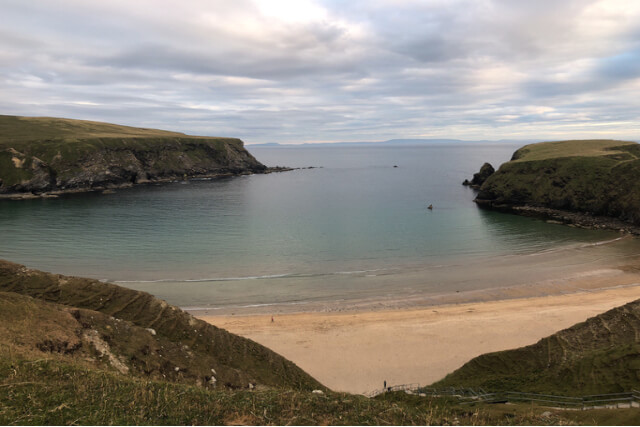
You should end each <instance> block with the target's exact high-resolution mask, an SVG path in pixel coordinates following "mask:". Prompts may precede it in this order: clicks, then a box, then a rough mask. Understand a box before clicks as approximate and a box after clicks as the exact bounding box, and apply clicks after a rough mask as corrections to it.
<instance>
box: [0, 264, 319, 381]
mask: <svg viewBox="0 0 640 427" xmlns="http://www.w3.org/2000/svg"><path fill="white" fill-rule="evenodd" d="M0 292H4V293H2V294H0V331H2V330H3V328H4V331H3V333H0V340H3V341H5V345H7V346H11V344H10V343H20V345H18V346H17V351H19V352H25V351H26V352H29V351H35V350H40V351H45V352H47V353H51V354H57V355H72V356H73V355H77V357H79V358H80V359H81V360H86V358H87V357H88V358H89V359H91V360H92V361H94V362H95V363H98V365H100V366H103V367H108V368H109V369H112V370H115V371H118V372H121V373H130V374H133V375H137V376H142V377H144V378H148V379H163V380H169V381H173V382H183V383H187V384H194V385H202V386H206V387H213V388H221V387H222V388H232V389H241V388H245V389H246V388H249V387H250V385H249V384H252V386H251V387H253V386H256V387H259V386H270V387H287V388H293V389H303V390H312V389H315V388H323V387H322V386H321V385H320V384H319V383H318V382H317V381H316V380H314V379H313V378H311V377H310V376H309V375H307V374H306V373H305V372H303V371H302V370H301V369H300V368H298V367H297V366H296V365H294V364H293V363H292V362H290V361H288V360H286V359H284V358H283V357H281V356H279V355H278V354H276V353H274V352H273V351H271V350H269V349H267V348H265V347H263V346H261V345H259V344H257V343H255V342H253V341H251V340H249V339H246V338H242V337H239V336H237V335H233V334H231V333H229V332H227V331H225V330H223V329H219V328H216V327H215V326H212V325H209V324H208V323H205V322H203V321H201V320H198V319H196V318H194V317H192V316H191V315H189V314H187V313H185V312H183V311H182V310H180V309H178V308H176V307H173V306H171V305H168V304H167V303H165V302H164V301H162V300H159V299H157V298H155V297H153V296H152V295H150V294H147V293H145V292H139V291H134V290H130V289H126V288H122V287H120V286H117V285H112V284H109V283H102V282H99V281H97V280H91V279H83V278H77V277H67V276H61V275H54V274H49V273H43V272H40V271H36V270H30V269H27V268H25V267H23V266H21V265H18V264H13V263H10V262H7V261H0ZM100 353H101V354H102V356H100V355H99V354H100Z"/></svg>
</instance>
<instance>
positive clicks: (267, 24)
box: [0, 0, 640, 144]
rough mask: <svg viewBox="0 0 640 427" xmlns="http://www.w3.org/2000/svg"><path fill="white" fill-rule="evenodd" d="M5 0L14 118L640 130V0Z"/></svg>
mask: <svg viewBox="0 0 640 427" xmlns="http://www.w3.org/2000/svg"><path fill="white" fill-rule="evenodd" d="M0 5H1V6H2V9H1V10H2V12H1V13H0V94H1V95H0V114H15V115H28V116H42V115H46V116H55V117H70V118H79V119H90V120H100V121H108V122H114V123H119V124H126V125H132V126H143V127H156V128H162V129H169V130H176V131H182V132H187V133H190V134H199V135H223V136H235V137H240V138H242V139H243V140H245V142H246V143H248V144H251V143H260V142H271V141H274V142H283V143H301V142H324V141H378V140H385V139H391V138H443V137H446V138H460V139H503V138H504V139H540V140H545V139H547V140H548V139H567V138H588V137H610V138H624V139H634V140H637V139H640V2H638V1H631V0H623V1H617V0H604V1H588V0H563V1H557V0H535V1H533V0H532V1H518V0H424V1H417V0H416V1H413V0H396V1H392V0H352V1H337V0H325V1H314V0H274V1H251V0H233V1H230V0H181V1H169V0H135V1H132V0H108V1H107V0H104V1H98V0H96V1H87V0H47V1H36V0H0Z"/></svg>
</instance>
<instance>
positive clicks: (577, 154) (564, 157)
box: [476, 140, 640, 225]
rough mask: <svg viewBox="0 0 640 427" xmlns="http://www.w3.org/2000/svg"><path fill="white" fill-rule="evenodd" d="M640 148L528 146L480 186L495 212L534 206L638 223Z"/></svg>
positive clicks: (598, 143)
mask: <svg viewBox="0 0 640 427" xmlns="http://www.w3.org/2000/svg"><path fill="white" fill-rule="evenodd" d="M638 179H640V145H638V144H636V143H634V142H625V141H613V140H589V141H560V142H544V143H539V144H531V145H527V146H525V147H523V148H521V149H519V150H518V151H516V152H515V153H514V155H513V158H512V160H511V161H510V162H507V163H505V164H503V165H502V166H500V168H499V169H498V171H497V172H495V173H494V174H493V175H491V176H490V177H489V178H488V179H487V180H486V181H485V182H484V184H483V185H482V187H481V188H480V193H479V194H478V197H477V199H476V200H477V202H478V203H479V204H480V205H481V206H486V207H492V208H496V209H501V208H509V207H513V206H525V205H526V206H534V207H544V208H552V209H559V210H567V211H574V212H581V213H586V214H590V215H602V216H606V217H612V218H617V219H620V220H622V221H626V222H629V223H632V224H636V225H640V187H638V186H637V185H636V183H637V182H638Z"/></svg>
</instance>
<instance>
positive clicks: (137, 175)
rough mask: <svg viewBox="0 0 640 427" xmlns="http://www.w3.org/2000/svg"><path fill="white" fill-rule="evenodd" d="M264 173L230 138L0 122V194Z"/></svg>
mask: <svg viewBox="0 0 640 427" xmlns="http://www.w3.org/2000/svg"><path fill="white" fill-rule="evenodd" d="M266 171H267V168H266V167H265V166H264V165H263V164H261V163H260V162H258V161H257V160H256V159H255V158H254V157H253V156H252V155H251V154H250V153H249V152H248V151H246V150H245V148H244V146H243V142H242V141H241V140H239V139H235V138H220V137H198V136H189V135H185V134H182V133H177V132H168V131H162V130H156V129H144V128H134V127H127V126H119V125H113V124H109V123H99V122H89V121H82V120H71V119H58V118H49V117H17V116H0V195H3V194H4V195H19V194H22V195H25V194H35V195H41V194H43V193H48V194H54V195H55V194H60V193H65V192H78V191H91V190H103V189H107V188H119V187H125V186H130V185H134V184H142V183H147V182H163V181H171V180H175V179H184V178H191V177H213V176H224V175H237V174H246V173H263V172H266Z"/></svg>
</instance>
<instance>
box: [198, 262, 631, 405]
mask: <svg viewBox="0 0 640 427" xmlns="http://www.w3.org/2000/svg"><path fill="white" fill-rule="evenodd" d="M585 285H589V284H586V283H585ZM612 285H617V286H618V287H615V288H609V289H600V290H588V291H583V292H575V293H571V294H565V295H552V296H544V297H530V298H518V299H508V300H500V301H489V302H477V303H465V304H450V305H440V306H431V307H425V308H419V309H416V308H412V309H403V310H380V311H361V312H358V311H356V312H333V313H331V312H329V313H298V314H281V315H276V316H275V317H274V321H273V322H272V321H271V315H248V316H241V315H232V316H229V315H227V316H207V315H201V316H199V317H200V318H202V319H204V320H206V321H207V322H210V323H212V324H214V325H216V326H218V327H221V328H224V329H227V330H229V331H230V332H233V333H236V334H238V335H241V336H244V337H247V338H250V339H252V340H254V341H256V342H258V343H260V344H263V345H265V346H267V347H269V348H271V349H273V350H275V351H276V352H278V353H280V354H281V355H283V356H284V357H286V358H287V359H289V360H292V361H293V362H295V363H296V364H297V365H298V366H300V367H301V368H302V369H304V370H305V371H307V372H308V373H309V374H311V375H312V376H313V377H315V378H316V379H318V380H319V381H320V382H322V383H323V384H325V385H326V386H328V387H329V388H331V389H333V390H336V391H347V392H352V393H366V392H368V391H372V390H376V389H380V388H382V386H383V381H385V380H386V381H387V384H389V385H398V384H409V383H420V384H421V385H428V384H431V383H432V382H434V381H437V380H439V379H441V378H442V377H444V376H445V375H446V374H447V373H449V372H451V371H453V370H454V369H456V368H458V367H460V366H461V365H462V364H464V363H465V362H467V361H468V360H470V359H471V358H473V357H475V356H478V355H480V354H482V353H487V352H492V351H498V350H505V349H511V348H516V347H521V346H524V345H529V344H533V343H535V342H537V341H538V340H539V339H540V338H543V337H546V336H548V335H551V334H553V333H554V332H557V331H559V330H561V329H564V328H567V327H569V326H572V325H574V324H576V323H578V322H581V321H584V320H586V319H587V318H589V317H592V316H595V315H597V314H599V313H603V312H605V311H607V310H609V309H611V308H614V307H617V306H620V305H623V304H625V303H627V302H631V301H633V300H635V299H638V298H640V277H639V276H638V275H637V273H634V274H623V275H620V276H618V277H617V280H616V283H614V284H612ZM589 287H591V286H585V288H587V289H588V288H589Z"/></svg>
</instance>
